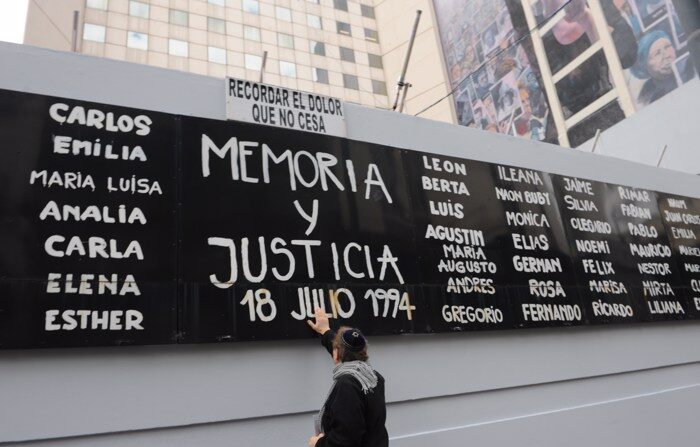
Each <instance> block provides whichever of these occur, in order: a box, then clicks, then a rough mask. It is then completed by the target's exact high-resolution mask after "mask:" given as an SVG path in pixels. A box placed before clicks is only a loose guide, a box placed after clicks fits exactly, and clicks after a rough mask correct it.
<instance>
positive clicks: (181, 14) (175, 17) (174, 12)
mask: <svg viewBox="0 0 700 447" xmlns="http://www.w3.org/2000/svg"><path fill="white" fill-rule="evenodd" d="M188 22H189V21H188V16H187V13H186V12H185V11H180V10H179V9H171V10H170V23H172V24H173V25H180V26H187V23H188Z"/></svg>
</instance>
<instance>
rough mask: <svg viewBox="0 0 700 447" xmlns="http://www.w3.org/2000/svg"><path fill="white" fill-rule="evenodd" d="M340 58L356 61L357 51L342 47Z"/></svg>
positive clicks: (346, 60)
mask: <svg viewBox="0 0 700 447" xmlns="http://www.w3.org/2000/svg"><path fill="white" fill-rule="evenodd" d="M340 59H341V60H344V61H345V62H355V52H354V51H353V50H352V49H351V48H345V47H340Z"/></svg>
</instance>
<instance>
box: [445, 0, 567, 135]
mask: <svg viewBox="0 0 700 447" xmlns="http://www.w3.org/2000/svg"><path fill="white" fill-rule="evenodd" d="M434 5H435V11H436V14H437V19H438V24H439V28H440V37H441V41H442V47H443V51H444V58H445V62H446V64H447V72H448V73H449V77H450V82H451V84H452V88H454V89H455V93H454V101H455V109H456V112H457V119H458V121H459V124H461V125H464V126H469V127H475V128H478V129H484V130H488V131H492V132H498V133H504V134H508V135H513V136H519V137H523V138H530V139H535V140H545V139H547V137H546V131H547V127H548V117H549V109H548V105H547V101H546V98H545V95H544V93H543V89H542V87H541V82H540V81H539V69H538V68H537V65H536V62H535V59H534V55H532V54H530V55H528V51H527V50H526V46H527V45H531V42H530V40H529V38H525V39H520V37H521V36H520V35H519V34H518V32H517V31H516V28H517V27H514V26H513V22H512V18H511V11H509V9H508V7H507V5H506V0H439V1H435V2H434ZM553 127H554V126H551V131H550V134H552V132H553V130H554V129H553ZM549 139H550V140H552V141H554V140H556V135H551V136H550V137H549Z"/></svg>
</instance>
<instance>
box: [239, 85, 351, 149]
mask: <svg viewBox="0 0 700 447" xmlns="http://www.w3.org/2000/svg"><path fill="white" fill-rule="evenodd" d="M226 118H227V119H229V120H235V121H245V122H247V123H255V124H265V125H268V126H275V127H284V128H287V129H295V130H301V131H305V132H315V133H320V134H326V135H335V136H338V137H345V136H347V134H346V129H345V110H344V107H343V102H342V101H341V100H339V99H337V98H331V97H328V96H323V95H317V94H315V93H307V92H301V91H299V90H291V89H288V88H285V87H278V86H276V85H268V84H261V83H258V82H252V81H245V80H242V79H235V78H226Z"/></svg>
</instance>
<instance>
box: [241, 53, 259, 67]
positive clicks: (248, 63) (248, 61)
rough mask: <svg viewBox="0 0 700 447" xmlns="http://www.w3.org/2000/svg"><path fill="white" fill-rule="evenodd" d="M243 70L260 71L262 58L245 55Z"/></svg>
mask: <svg viewBox="0 0 700 447" xmlns="http://www.w3.org/2000/svg"><path fill="white" fill-rule="evenodd" d="M245 68H247V69H248V70H257V71H260V69H261V68H262V58H261V57H260V56H255V55H252V54H246V55H245Z"/></svg>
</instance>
